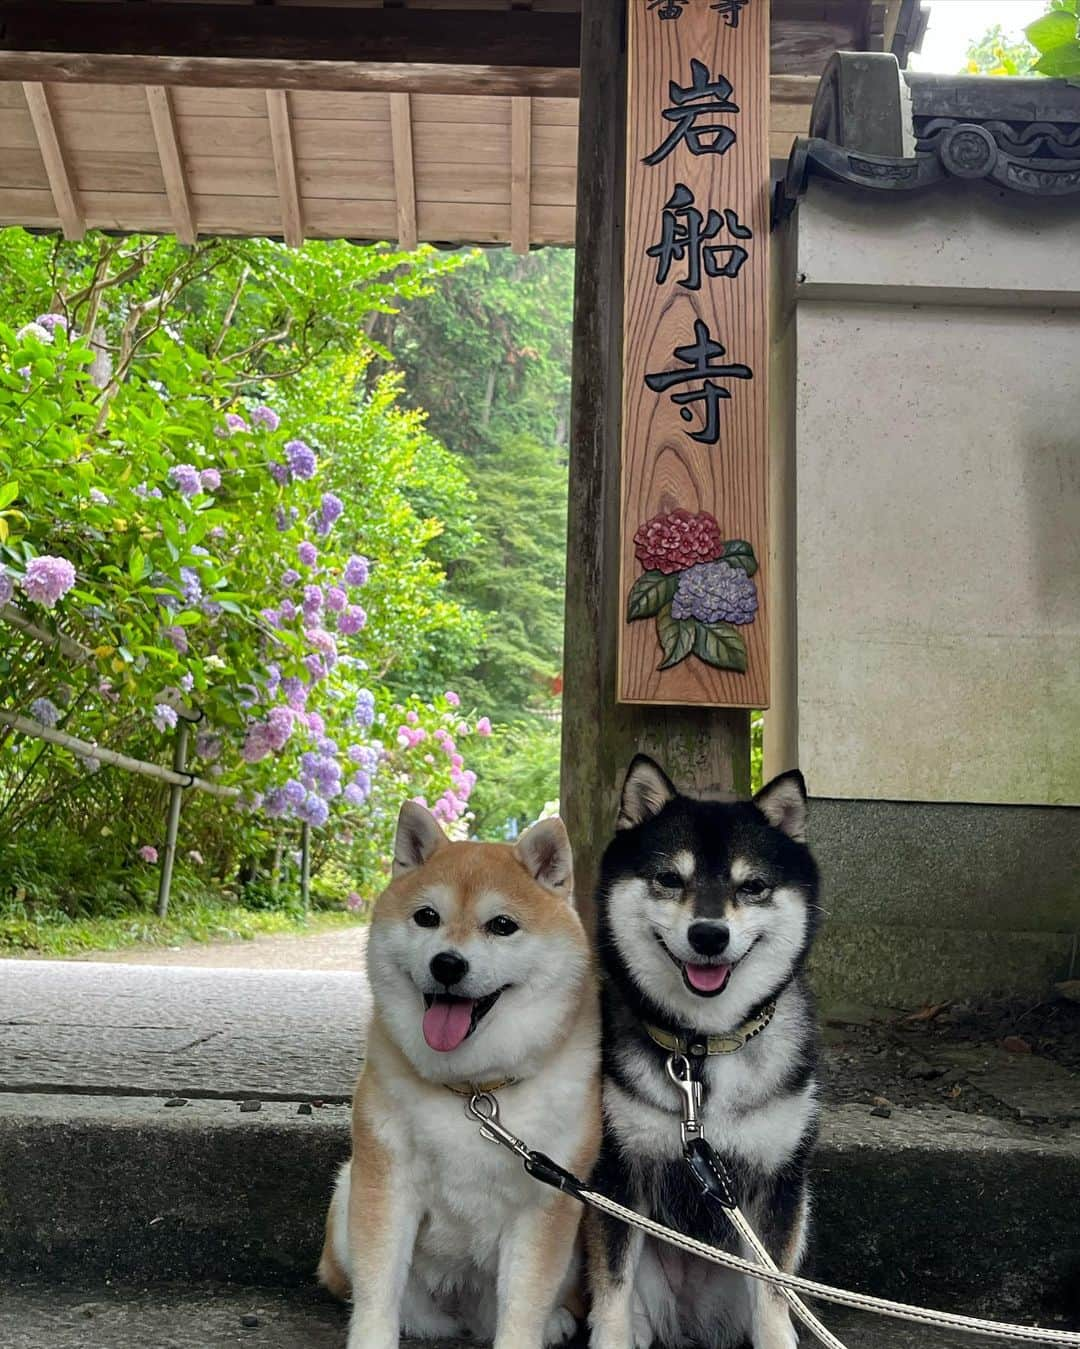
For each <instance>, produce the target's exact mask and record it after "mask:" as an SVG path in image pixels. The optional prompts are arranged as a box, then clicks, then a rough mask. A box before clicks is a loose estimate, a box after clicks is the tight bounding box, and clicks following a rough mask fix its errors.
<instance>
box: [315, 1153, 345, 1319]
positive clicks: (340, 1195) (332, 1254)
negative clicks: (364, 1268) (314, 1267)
mask: <svg viewBox="0 0 1080 1349" xmlns="http://www.w3.org/2000/svg"><path fill="white" fill-rule="evenodd" d="M350 1169H351V1163H346V1165H345V1166H343V1167H342V1168H341V1170H340V1172H339V1173H338V1178H337V1182H336V1184H335V1185H334V1197H333V1198H332V1199H331V1201H330V1207H329V1209H328V1210H327V1213H326V1238H325V1240H324V1241H323V1249H322V1256H321V1257H320V1259H319V1271H318V1273H319V1282H320V1283H321V1284H322V1286H323V1287H324V1288H325V1289H327V1291H328V1292H330V1293H332V1294H333V1296H334V1297H336V1298H340V1299H341V1301H342V1302H347V1301H348V1300H349V1295H350V1293H351V1292H352V1281H351V1279H350V1277H349V1271H348V1270H347V1269H346V1268H345V1266H344V1265H343V1264H342V1261H341V1254H340V1252H341V1249H342V1247H343V1245H344V1244H345V1242H344V1239H345V1237H346V1227H347V1224H348V1212H347V1208H348V1185H349V1171H350Z"/></svg>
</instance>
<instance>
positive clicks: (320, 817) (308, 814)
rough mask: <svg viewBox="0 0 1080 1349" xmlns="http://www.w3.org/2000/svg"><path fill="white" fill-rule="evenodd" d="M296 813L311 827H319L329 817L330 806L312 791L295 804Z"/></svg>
mask: <svg viewBox="0 0 1080 1349" xmlns="http://www.w3.org/2000/svg"><path fill="white" fill-rule="evenodd" d="M296 813H297V815H298V816H299V817H300V819H301V820H303V821H304V823H305V824H310V825H311V827H312V828H313V829H321V828H322V826H323V825H324V824H325V823H326V821H327V820H328V819H329V818H330V807H329V806H328V805H327V804H326V802H325V801H324V800H323V799H322V797H321V796H316V795H315V793H314V792H312V793H310V794H309V795H308V796H305V797H304V800H303V802H302V803H301V804H300V805H299V806H297V808H296Z"/></svg>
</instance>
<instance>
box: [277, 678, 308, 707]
mask: <svg viewBox="0 0 1080 1349" xmlns="http://www.w3.org/2000/svg"><path fill="white" fill-rule="evenodd" d="M281 691H282V693H284V695H285V701H286V702H287V703H288V704H289V706H290V707H291V708H292V710H293V711H294V712H302V711H303V710H304V704H305V703H306V702H307V689H306V688H305V687H304V682H303V680H302V679H298V678H297V676H296V675H286V677H285V678H284V679H283V680H282V681H281Z"/></svg>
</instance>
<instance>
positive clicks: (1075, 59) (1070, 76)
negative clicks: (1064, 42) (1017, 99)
mask: <svg viewBox="0 0 1080 1349" xmlns="http://www.w3.org/2000/svg"><path fill="white" fill-rule="evenodd" d="M1034 69H1035V70H1037V71H1038V72H1039V74H1040V75H1048V76H1049V77H1050V79H1052V80H1075V79H1076V78H1077V76H1080V45H1077V46H1075V47H1073V46H1068V47H1055V48H1054V50H1053V51H1048V52H1044V53H1043V54H1042V56H1040V57H1039V59H1038V60H1037V61H1036V62H1035V65H1034Z"/></svg>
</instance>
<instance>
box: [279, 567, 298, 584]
mask: <svg viewBox="0 0 1080 1349" xmlns="http://www.w3.org/2000/svg"><path fill="white" fill-rule="evenodd" d="M299 579H300V573H299V572H298V571H297V570H296V568H295V567H286V568H285V570H284V571H283V572H282V573H281V584H282V585H283V586H294V585H296V583H297V581H299Z"/></svg>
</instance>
